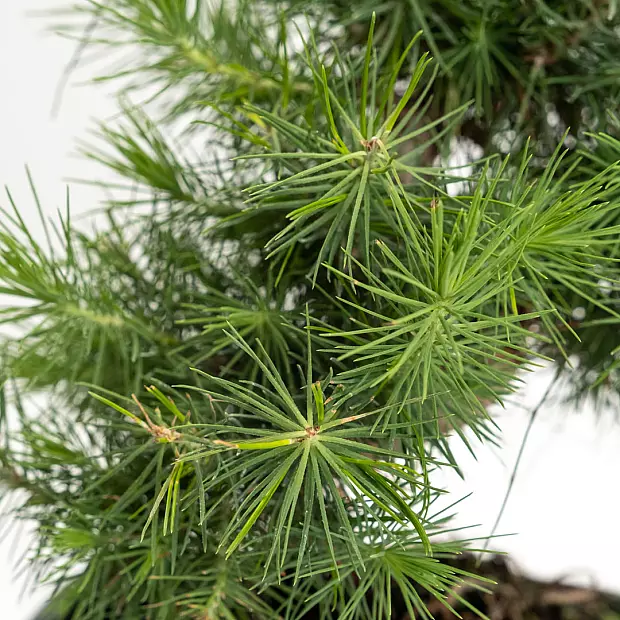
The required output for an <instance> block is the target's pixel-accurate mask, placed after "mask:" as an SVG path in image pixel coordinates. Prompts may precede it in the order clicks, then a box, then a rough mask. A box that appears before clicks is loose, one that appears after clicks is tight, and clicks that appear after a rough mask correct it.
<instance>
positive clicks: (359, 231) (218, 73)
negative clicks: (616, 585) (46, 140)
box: [0, 0, 620, 620]
mask: <svg viewBox="0 0 620 620" xmlns="http://www.w3.org/2000/svg"><path fill="white" fill-rule="evenodd" d="M556 5H557V6H556ZM610 6H611V5H610ZM372 7H375V8H376V15H374V14H373V13H372V11H371V9H372ZM298 8H299V7H298V5H297V3H296V2H279V3H275V2H268V1H265V2H261V1H258V0H257V1H256V2H251V1H250V0H241V1H240V2H238V3H236V6H231V5H230V4H229V3H223V2H220V3H218V2H207V1H206V0H198V1H196V2H191V3H190V2H187V1H186V0H106V1H105V2H95V1H94V0H86V1H85V2H82V3H80V4H79V5H78V6H76V7H74V8H73V9H71V10H68V11H65V12H59V13H58V14H57V16H56V18H55V19H56V24H59V29H60V30H61V31H62V32H63V33H64V34H66V35H69V36H77V37H78V38H79V37H80V36H84V37H85V39H86V40H85V41H83V43H84V44H85V45H86V50H87V51H88V50H90V49H93V48H94V49H97V48H100V49H102V50H104V51H105V53H106V54H105V55H106V60H107V61H108V62H109V63H110V62H113V56H114V54H116V53H118V55H119V58H120V59H121V61H122V63H123V64H122V67H121V68H120V69H114V68H113V67H112V68H111V69H110V68H109V66H108V69H109V71H108V73H107V74H106V75H105V76H104V78H103V79H117V80H118V82H117V83H118V84H119V88H120V90H121V92H122V98H121V109H122V114H121V118H120V120H115V121H113V122H109V123H107V124H104V125H101V126H100V128H99V131H98V133H97V138H96V140H95V141H94V143H84V144H83V145H82V148H83V151H84V153H85V154H86V155H87V156H88V157H90V158H92V159H93V160H94V161H96V162H97V163H99V164H100V165H103V166H104V167H106V168H107V169H108V171H110V170H111V171H113V172H114V173H115V174H116V175H117V176H118V182H115V183H113V184H109V183H103V184H102V185H103V187H105V189H106V190H108V192H109V196H110V198H109V201H108V203H107V205H106V209H105V213H106V216H107V226H106V227H105V228H104V229H103V230H102V231H99V232H95V233H86V232H81V231H78V230H76V228H75V227H74V226H73V224H72V223H71V221H70V215H69V208H68V205H67V212H66V213H65V214H62V215H61V216H59V218H58V221H59V223H58V225H55V224H52V223H50V222H49V221H48V220H47V219H46V218H45V217H44V216H43V215H42V211H43V210H42V207H41V206H40V205H38V199H37V197H36V193H35V195H34V198H35V202H36V204H37V206H38V208H39V212H40V213H41V227H42V229H43V232H44V234H45V235H46V236H47V239H46V244H45V245H42V244H41V243H39V242H38V241H37V238H36V235H35V234H34V233H33V232H32V227H31V226H29V225H27V223H26V222H25V221H24V217H23V216H22V215H20V210H19V206H17V205H15V204H13V201H12V199H11V196H10V194H8V203H7V205H8V206H7V207H5V208H4V210H3V212H2V230H1V231H0V294H1V295H2V300H1V301H2V304H3V306H2V309H1V310H0V312H1V315H0V320H1V321H2V323H3V324H7V325H10V326H11V328H12V329H13V330H14V331H13V333H12V334H11V337H8V336H7V337H6V339H5V340H4V341H3V348H2V357H1V360H2V361H1V365H0V379H1V380H2V385H3V387H2V390H1V391H0V433H1V435H2V437H1V438H2V441H1V443H0V445H1V446H2V447H1V448H0V481H1V483H2V484H3V486H4V487H6V488H7V489H10V490H11V491H20V490H21V493H18V494H15V493H8V497H9V499H8V500H7V502H13V503H12V504H11V506H10V507H9V508H10V512H11V513H12V514H13V515H14V516H15V517H17V518H18V519H32V520H33V521H34V522H36V523H37V524H38V530H37V532H38V537H37V541H36V544H35V546H34V547H33V549H32V550H31V552H30V554H29V556H28V561H29V563H28V566H29V567H30V570H31V574H32V575H33V578H34V579H35V580H36V581H37V582H40V581H43V580H47V581H49V582H52V583H54V584H55V585H56V587H57V589H56V591H55V593H54V595H53V597H52V601H51V606H50V609H49V613H50V614H55V615H56V616H58V617H59V618H63V619H64V618H67V619H77V618H80V620H83V619H86V620H89V619H92V620H104V619H108V618H110V619H111V618H126V619H128V620H129V619H131V620H133V619H135V618H150V619H153V620H155V619H156V620H168V619H170V620H172V619H176V618H184V617H189V618H195V619H199V618H200V619H206V618H209V619H211V620H212V619H214V618H225V619H232V618H241V619H243V618H286V619H293V618H300V619H301V618H314V617H318V618H321V619H328V618H345V619H346V618H351V619H355V618H359V619H362V618H391V617H401V616H404V615H405V614H408V615H409V617H411V618H431V617H433V616H432V614H433V612H432V611H430V610H431V609H432V608H434V607H435V608H436V606H437V605H440V606H442V607H443V608H444V609H447V610H448V611H451V612H453V613H454V614H460V613H461V612H463V611H470V612H473V613H477V614H478V615H480V617H483V618H484V617H485V616H484V613H483V610H478V611H476V610H475V606H474V605H473V604H472V603H471V602H470V600H469V599H468V598H467V597H466V596H465V595H464V594H463V591H464V590H467V591H468V592H469V591H474V590H476V589H484V588H486V587H487V585H489V584H485V583H484V580H481V579H479V578H477V577H476V576H475V575H474V574H470V573H468V572H464V571H463V570H461V569H458V568H456V567H455V566H454V565H453V559H454V558H455V557H456V556H457V555H459V554H461V553H463V552H464V551H465V550H467V549H468V548H469V543H470V542H473V541H468V540H463V541H460V540H457V539H455V537H454V532H450V529H449V520H448V517H447V514H448V513H447V512H446V510H448V509H447V508H445V507H444V508H442V506H445V501H444V497H445V493H444V491H443V490H441V489H437V488H435V487H434V486H433V480H434V472H435V470H436V469H437V468H441V467H458V463H457V462H456V461H455V459H454V457H453V455H452V452H451V450H450V441H449V439H450V437H451V436H452V435H454V434H457V435H459V436H460V438H461V439H462V440H463V441H465V442H467V444H468V446H469V448H470V450H472V452H474V454H475V451H476V448H477V446H478V445H479V443H478V442H479V441H494V440H495V438H496V432H497V429H496V428H495V426H494V424H493V420H492V419H491V417H490V416H489V414H488V411H487V409H488V407H489V405H490V404H492V403H499V404H501V403H502V401H503V399H504V397H505V396H506V395H507V394H510V393H512V392H513V391H514V390H515V389H516V388H517V386H518V384H519V381H520V378H521V375H522V372H524V371H532V372H535V371H536V368H537V366H538V363H539V362H540V360H544V359H547V360H554V361H556V363H557V364H559V365H560V366H562V367H565V368H568V365H569V361H573V362H574V361H575V360H578V361H579V365H578V366H577V368H576V370H573V371H572V372H573V376H577V377H578V379H579V381H578V382H577V385H578V388H579V389H578V390H577V392H578V393H579V394H586V393H587V394H591V393H592V391H591V389H590V388H591V387H592V386H594V387H595V388H596V389H597V392H596V393H597V394H598V395H599V396H601V397H602V398H612V397H614V396H615V395H616V394H617V392H618V386H619V385H620V383H619V382H618V363H617V353H618V350H619V347H620V342H619V341H618V336H617V334H618V319H619V318H620V316H619V314H618V308H617V303H616V301H617V298H618V280H619V278H618V269H617V261H618V241H617V239H618V233H619V232H620V229H619V224H618V216H617V210H618V205H619V204H620V202H619V201H620V193H619V192H618V180H617V179H618V163H617V162H618V160H619V159H620V146H619V143H618V140H617V138H616V137H615V135H616V129H615V128H614V122H613V119H612V120H611V121H607V120H605V121H604V120H603V119H604V118H607V117H604V116H603V114H602V113H600V109H599V107H600V106H601V105H602V106H605V105H606V102H607V101H611V100H613V99H614V98H615V97H616V91H615V88H616V86H615V81H613V80H611V79H608V78H609V76H610V75H612V74H609V73H606V72H607V71H608V68H607V66H606V65H605V58H606V57H607V55H608V54H609V55H610V56H609V58H611V54H612V53H613V50H614V49H616V47H617V42H616V41H615V39H614V41H612V40H611V35H610V31H609V29H611V28H612V27H613V25H614V24H615V19H616V17H615V13H614V11H613V10H612V9H613V7H611V8H609V7H608V12H607V13H603V9H601V8H600V7H599V6H598V5H596V6H595V5H590V4H588V3H585V2H584V3H577V4H576V5H575V7H569V6H568V5H564V4H561V3H546V4H545V3H543V2H516V1H512V0H501V1H500V0H498V1H497V2H492V3H478V2H474V1H473V0H472V1H470V2H466V3H465V4H463V3H460V4H458V3H453V2H448V1H447V0H446V1H445V2H444V1H442V2H440V3H432V5H431V3H430V2H428V3H426V2H408V1H400V0H395V1H391V2H379V3H365V2H361V3H356V4H355V5H353V4H352V3H348V2H337V1H335V0H334V2H329V3H328V2H319V1H318V0H317V1H316V2H315V3H313V4H312V5H311V6H307V7H305V9H306V19H294V16H295V15H297V14H298ZM85 26H86V29H85V30H84V34H83V35H80V32H81V30H80V29H84V28H85ZM336 26H337V27H336ZM421 30H422V31H423V32H420V31H421ZM343 33H344V34H343ZM576 33H578V34H579V36H578V37H577V35H576ZM571 37H572V38H571ZM575 37H576V38H575ZM569 38H570V41H572V43H570V41H569ZM568 43H570V45H568ZM567 45H568V47H571V49H568V48H567ZM429 52H431V54H429ZM433 54H434V55H435V60H432V59H431V55H433ZM532 54H534V55H533V56H532ZM597 59H598V60H597ZM597 63H598V64H597ZM593 64H594V65H596V66H597V70H599V71H600V74H599V75H597V76H595V78H594V79H592V80H591V81H589V82H587V83H586V81H585V80H584V79H581V78H583V76H585V70H586V68H587V67H589V66H592V65H593ZM612 73H613V72H612ZM603 74H605V75H607V77H605V76H604V75H603ZM580 76H581V78H580ZM147 91H148V92H147ZM137 92H140V93H141V94H143V93H145V92H146V96H147V99H148V100H147V101H146V103H145V105H144V106H135V105H134V104H132V103H131V98H130V96H133V95H135V94H136V93H137ZM564 103H566V106H564ZM549 106H555V111H556V112H557V113H559V114H560V121H558V122H557V123H555V124H554V125H553V127H552V128H551V129H550V130H549V131H547V129H549V128H547V129H544V128H542V127H541V125H544V124H545V121H544V119H543V115H542V111H544V113H545V114H546V113H547V112H550V111H554V110H552V109H551V107H549ZM597 106H599V107H597ZM577 112H578V113H577ZM573 115H576V116H575V117H578V118H580V119H582V120H583V122H580V124H579V126H578V127H576V128H575V129H574V130H573V132H572V133H571V132H570V131H569V130H566V132H565V127H564V124H565V123H566V122H567V118H568V117H569V116H570V117H571V118H573ZM588 119H590V120H591V121H592V122H590V120H588ZM596 123H599V125H598V126H597V128H598V129H601V130H602V129H607V132H603V133H598V134H596V135H595V136H592V135H590V134H586V133H585V131H584V129H586V128H587V127H586V125H588V126H589V125H592V126H596ZM472 127H474V128H477V129H478V130H481V132H482V133H481V134H479V135H478V137H479V142H480V143H481V145H482V146H483V147H484V149H485V151H484V157H483V158H482V159H480V160H479V161H474V162H471V165H470V166H469V167H468V169H467V170H463V169H462V168H459V167H457V166H452V165H450V163H449V157H450V153H451V151H454V148H455V145H458V144H459V140H460V139H462V138H463V137H470V138H471V137H472V136H473V133H472V131H471V129H472ZM515 128H516V129H518V131H517V132H516V133H515V135H514V136H513V137H512V138H511V137H510V131H512V130H515ZM528 134H531V139H530V140H528V139H527V135H528ZM513 138H514V139H513ZM502 140H503V142H502ZM461 142H462V140H461ZM505 142H508V143H509V144H508V146H506V144H504V143H505ZM573 142H578V143H579V148H578V149H576V151H577V152H567V151H566V150H565V148H564V147H565V146H568V145H570V144H571V143H573ZM558 144H559V146H558ZM517 146H518V148H517ZM498 150H499V151H504V152H508V151H510V155H509V156H506V157H504V156H503V155H502V156H500V155H498V154H497V151H498ZM88 182H94V183H98V182H97V181H93V180H92V179H90V180H89V181H88ZM31 184H32V183H31ZM33 187H34V185H33ZM33 191H34V190H33ZM582 308H583V310H584V311H585V319H584V318H583V317H582V318H579V319H575V316H581V315H580V313H579V312H577V311H578V310H579V311H581V309H582ZM576 313H577V314H576ZM586 388H587V391H586ZM42 389H44V390H45V393H46V397H47V399H48V400H47V402H46V404H44V405H43V406H41V407H40V410H38V411H36V412H34V413H33V408H34V407H35V405H34V402H33V399H32V393H33V392H34V391H37V390H38V391H40V390H42ZM442 502H443V503H442ZM447 536H449V538H446V537H447ZM464 586H465V587H464Z"/></svg>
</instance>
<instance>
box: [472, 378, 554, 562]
mask: <svg viewBox="0 0 620 620" xmlns="http://www.w3.org/2000/svg"><path fill="white" fill-rule="evenodd" d="M559 377H560V369H559V368H558V370H557V371H556V373H555V376H554V377H553V379H552V380H551V383H550V384H549V386H548V387H547V389H546V390H545V393H544V394H543V396H542V398H541V399H540V401H539V402H538V404H537V405H536V406H535V407H534V409H532V412H531V413H530V419H529V421H528V423H527V428H526V429H525V433H523V439H522V440H521V446H520V447H519V454H517V460H516V461H515V465H514V467H513V469H512V474H511V475H510V481H509V482H508V488H507V489H506V493H505V495H504V500H503V501H502V506H501V508H500V509H499V513H498V514H497V518H496V519H495V523H494V524H493V528H492V529H491V533H490V534H489V537H488V538H487V540H486V541H485V543H484V550H485V551H486V550H487V548H488V546H489V543H490V541H491V539H492V538H493V537H494V536H495V533H496V532H497V528H498V527H499V523H500V521H501V519H502V517H503V515H504V511H505V510H506V506H507V504H508V499H509V498H510V494H511V493H512V487H513V486H514V483H515V480H516V478H517V471H518V469H519V465H520V464H521V458H522V457H523V453H524V451H525V445H526V444H527V440H528V438H529V436H530V431H531V430H532V426H533V425H534V420H535V419H536V416H537V415H538V412H539V411H540V409H541V407H542V406H543V405H544V404H545V402H546V401H547V399H548V398H549V395H550V394H551V390H552V389H553V388H554V387H555V384H556V382H557V380H558V378H559Z"/></svg>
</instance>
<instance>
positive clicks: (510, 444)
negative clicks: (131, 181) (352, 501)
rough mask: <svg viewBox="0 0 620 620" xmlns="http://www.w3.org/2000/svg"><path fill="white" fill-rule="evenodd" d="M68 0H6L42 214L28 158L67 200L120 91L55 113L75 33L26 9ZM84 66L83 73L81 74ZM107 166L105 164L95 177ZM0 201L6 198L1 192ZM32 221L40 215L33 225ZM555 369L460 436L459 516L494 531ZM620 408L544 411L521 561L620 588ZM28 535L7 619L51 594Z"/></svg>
mask: <svg viewBox="0 0 620 620" xmlns="http://www.w3.org/2000/svg"><path fill="white" fill-rule="evenodd" d="M62 1H63V0H21V1H20V2H10V1H8V0H3V1H0V184H5V183H6V184H9V185H10V187H11V190H12V192H13V194H14V197H15V199H16V202H17V204H18V206H19V208H20V209H21V211H22V214H23V217H24V219H26V220H27V221H28V220H33V221H34V217H35V212H34V204H33V202H32V199H31V198H30V196H29V190H28V185H27V182H26V176H25V173H24V164H28V165H29V166H30V168H31V170H32V173H33V175H34V178H35V180H36V184H37V189H38V191H39V193H40V196H41V198H42V202H43V205H44V208H45V210H46V212H48V213H49V214H50V215H53V214H54V213H55V211H56V209H58V208H63V209H64V200H65V187H66V186H65V184H64V182H63V179H65V178H67V177H80V178H83V177H85V176H88V175H89V174H90V173H91V172H92V170H93V168H92V166H91V165H88V164H86V163H85V162H84V161H83V160H81V159H79V158H76V157H72V154H74V153H75V142H74V141H75V139H76V137H81V138H83V137H85V135H86V131H87V130H88V129H89V128H92V127H93V123H92V119H97V120H102V119H103V118H106V117H109V116H111V115H112V114H113V113H114V111H115V110H116V107H115V101H114V99H113V98H112V97H110V96H109V95H108V94H106V93H105V92H104V91H103V90H101V89H97V88H95V87H92V86H87V87H76V86H70V87H69V89H68V90H67V92H66V94H65V97H64V103H63V105H62V108H61V109H60V113H59V115H58V117H57V118H56V119H54V120H52V119H51V118H50V111H51V105H52V99H53V93H54V90H55V88H56V86H57V83H58V80H59V78H60V76H61V73H62V70H63V67H64V66H65V64H66V63H67V62H68V60H69V59H70V57H71V54H72V52H73V44H72V43H70V42H67V41H63V40H61V39H58V38H55V37H54V36H52V35H49V34H46V33H45V32H44V29H45V25H46V23H47V22H46V21H45V19H43V18H41V17H37V18H34V17H28V16H27V12H28V11H32V10H41V9H53V8H56V7H57V6H58V5H59V3H62ZM81 76H82V77H83V76H84V73H83V72H82V73H81ZM100 176H101V171H99V175H98V178H100ZM71 196H72V208H73V213H74V214H78V213H80V212H84V211H88V210H90V209H92V208H95V207H96V206H97V201H98V199H99V197H100V193H99V191H98V190H97V189H94V188H92V187H87V186H80V185H75V184H72V186H71ZM0 204H2V205H3V206H6V200H5V198H4V195H2V196H0ZM34 226H35V229H36V228H37V225H36V224H35V225H34ZM550 378H551V372H550V371H549V370H543V371H541V372H538V373H536V374H535V375H533V376H530V377H529V378H528V379H527V383H526V386H525V388H524V390H522V392H520V393H519V394H518V395H517V396H516V397H515V399H514V400H515V403H516V405H515V406H509V407H508V408H507V409H506V410H505V411H504V412H501V413H499V414H498V418H497V419H498V421H499V424H500V426H501V428H502V431H503V434H502V441H503V444H504V445H503V447H502V449H501V450H498V449H493V448H491V447H489V446H486V447H484V448H479V449H478V450H477V455H478V461H477V462H476V461H474V459H473V458H472V457H471V455H470V454H469V453H468V452H467V451H466V450H465V449H464V448H463V446H462V445H461V444H460V442H458V440H457V441H455V442H454V450H455V452H456V454H457V456H458V458H459V459H460V462H461V463H462V465H463V470H464V472H465V481H464V482H462V481H460V480H459V479H458V478H457V477H456V476H453V475H446V479H445V483H446V484H447V485H448V486H449V487H450V489H451V490H452V491H453V492H454V494H455V495H454V497H455V498H457V497H459V496H461V495H465V494H467V493H470V492H473V496H472V497H471V498H469V499H468V500H466V501H465V502H464V503H462V504H461V505H460V507H459V517H458V522H457V524H458V525H471V524H475V523H479V524H481V527H479V528H477V529H476V530H475V532H476V534H477V535H485V534H488V533H489V531H490V528H491V526H492V523H493V521H494V519H495V516H496V515H497V511H498V509H499V506H500V504H501V501H502V497H503V494H504V491H505V489H506V485H507V483H508V479H509V476H510V473H511V470H512V466H513V463H514V460H515V458H516V454H517V451H518V448H519V444H520V441H521V437H522V435H523V432H524V429H525V426H526V424H527V411H525V410H524V408H525V407H531V406H533V405H534V404H535V403H536V402H537V401H538V399H539V398H540V396H541V395H542V393H543V391H544V389H545V388H546V385H547V384H548V382H549V380H550ZM616 415H617V413H616V412H597V413H595V412H594V411H592V410H591V409H589V408H587V407H586V408H584V409H583V410H580V411H573V410H570V408H567V407H566V406H553V407H547V408H545V410H544V411H543V412H542V413H541V414H540V416H539V419H538V420H537V421H536V423H535V426H534V429H533V432H532V436H531V439H530V441H529V443H528V445H527V448H526V451H525V456H524V460H523V463H522V467H521V469H520V471H519V474H518V477H517V481H516V484H515V488H514V491H513V494H512V496H511V499H510V502H509V505H508V509H507V511H506V513H505V516H504V519H503V520H502V523H501V525H500V532H501V533H515V534H516V535H515V536H512V537H509V538H502V539H498V540H497V541H495V543H494V544H493V547H494V548H495V549H503V550H506V551H509V552H510V554H511V557H512V559H513V561H514V563H515V564H516V565H517V566H519V567H520V568H522V569H524V570H526V571H528V572H529V573H531V574H533V575H534V576H536V577H539V578H544V579H560V578H564V577H567V576H569V577H570V579H571V580H573V581H577V582H579V583H584V584H587V585H594V586H597V587H602V588H604V589H607V590H615V591H617V592H619V593H620V571H619V570H618V569H617V561H618V560H617V558H618V557H620V534H619V533H618V524H620V499H619V492H620V485H619V484H618V478H619V476H620V421H617V420H616ZM27 539H28V536H27V535H25V536H22V538H21V539H20V541H19V543H18V544H17V552H14V553H13V557H12V558H11V557H10V556H11V554H10V551H11V546H12V545H11V541H10V540H8V539H5V540H2V541H0V601H1V608H0V609H1V611H0V615H1V616H2V618H7V620H29V619H30V618H32V614H33V612H34V611H35V610H36V609H37V608H38V607H39V606H40V604H41V602H42V601H43V600H45V591H44V590H38V591H35V592H34V593H32V592H28V593H27V594H26V595H25V596H23V597H21V599H20V596H19V594H20V587H19V584H16V583H15V582H14V579H13V577H14V575H15V568H14V560H15V559H16V558H17V557H18V556H19V555H20V554H19V552H18V551H19V549H23V548H24V545H26V543H27Z"/></svg>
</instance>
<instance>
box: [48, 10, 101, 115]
mask: <svg viewBox="0 0 620 620" xmlns="http://www.w3.org/2000/svg"><path fill="white" fill-rule="evenodd" d="M98 22H99V12H97V13H95V15H93V17H92V19H91V20H90V21H89V22H88V24H86V28H84V32H83V33H82V39H81V40H80V43H79V45H78V46H77V47H76V48H75V51H74V52H73V55H72V56H71V59H70V60H69V62H68V63H67V65H66V66H65V68H64V70H63V72H62V75H61V76H60V79H59V80H58V85H57V86H56V91H55V92H54V99H53V101H52V110H51V112H50V116H51V118H52V120H55V119H56V117H57V116H58V112H59V111H60V106H61V105H62V99H63V96H64V93H65V89H66V88H67V84H68V83H69V78H70V77H71V74H72V73H73V72H74V71H75V69H77V67H78V65H79V64H80V60H81V59H82V54H83V53H84V50H85V49H86V46H87V45H88V44H89V42H90V38H91V37H92V35H93V33H94V32H95V28H96V27H97V24H98Z"/></svg>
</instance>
